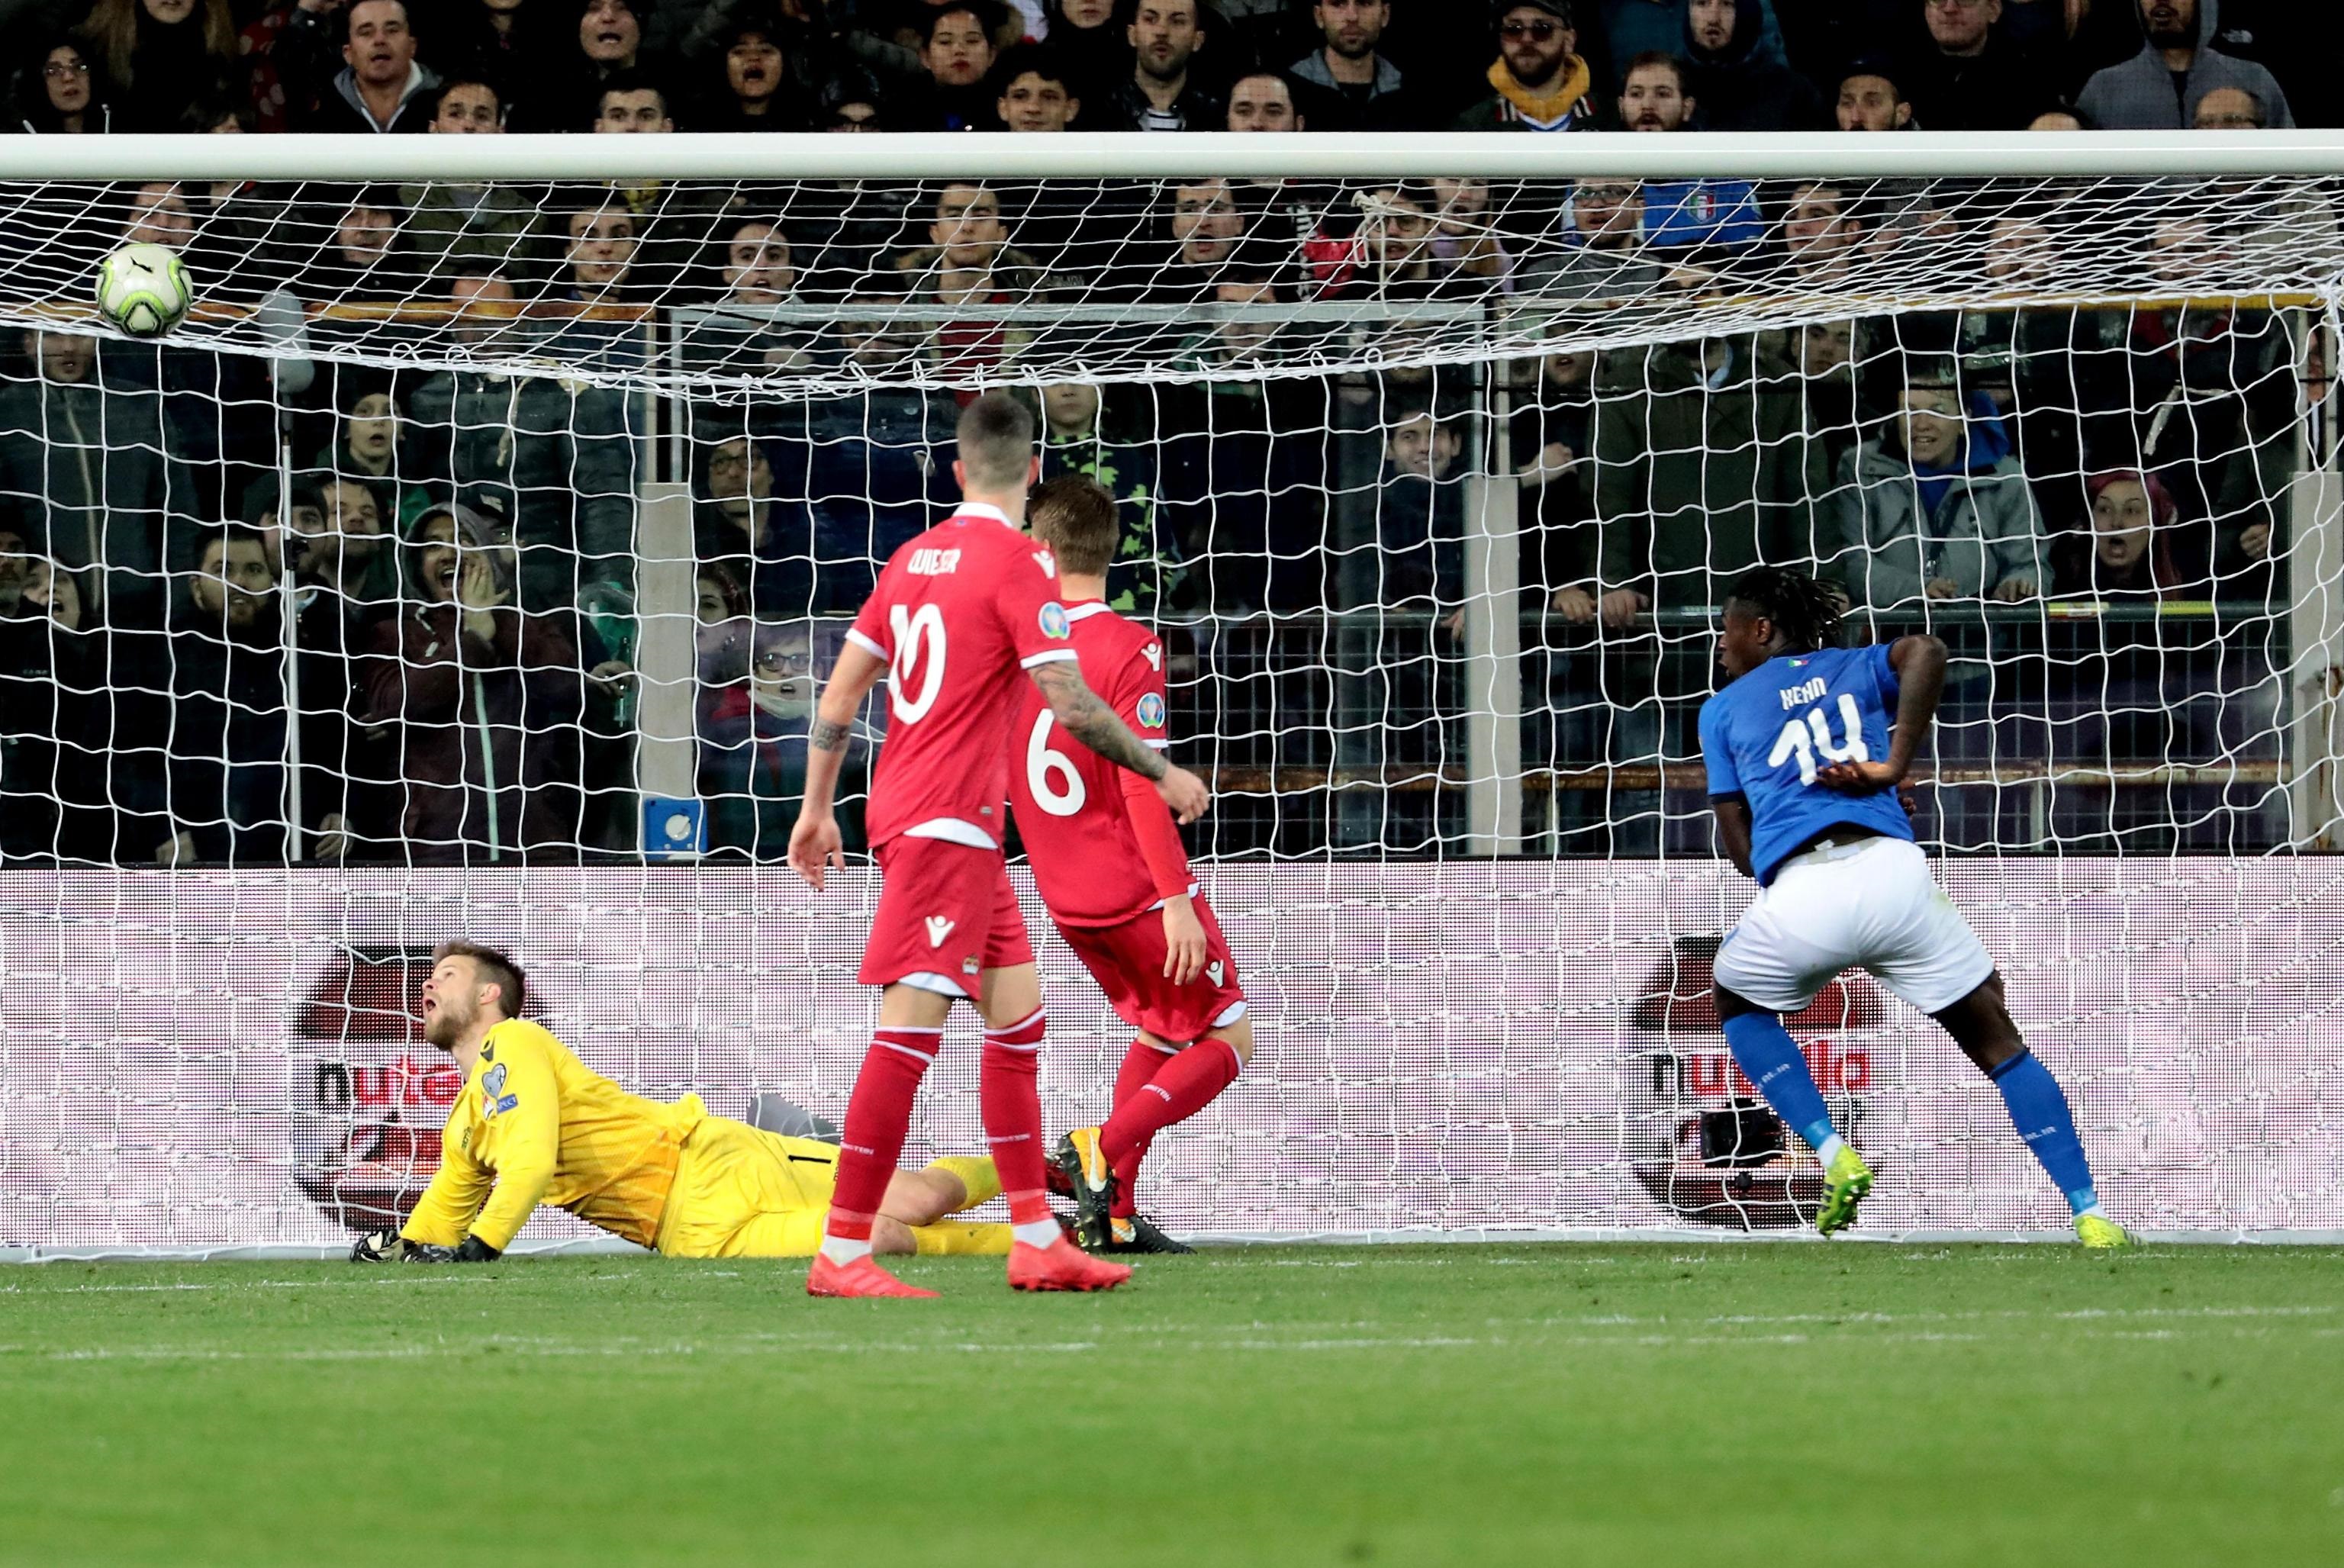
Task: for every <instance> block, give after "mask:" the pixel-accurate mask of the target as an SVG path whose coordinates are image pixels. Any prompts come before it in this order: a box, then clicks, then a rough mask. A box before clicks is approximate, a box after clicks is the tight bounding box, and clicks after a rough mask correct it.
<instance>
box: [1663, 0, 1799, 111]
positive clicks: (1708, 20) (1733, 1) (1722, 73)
mask: <svg viewBox="0 0 2344 1568" xmlns="http://www.w3.org/2000/svg"><path fill="white" fill-rule="evenodd" d="M1760 23H1761V17H1760V15H1759V9H1758V0H1692V3H1691V5H1689V6H1688V7H1687V8H1686V13H1685V31H1684V39H1683V42H1682V46H1681V47H1682V50H1683V52H1684V58H1685V61H1686V64H1687V66H1689V67H1690V68H1689V70H1688V73H1687V75H1688V76H1689V78H1690V79H1689V81H1688V82H1687V84H1686V91H1687V93H1688V95H1689V96H1692V97H1693V98H1694V99H1696V100H1698V101H1699V103H1700V104H1701V128H1702V129H1703V130H1705V131H1811V130H1815V129H1818V128H1820V127H1821V126H1822V125H1823V124H1824V113H1823V102H1822V100H1821V99H1820V98H1818V97H1817V96H1815V89H1814V85H1813V84H1812V83H1810V82H1809V81H1808V80H1807V79H1806V77H1804V76H1800V75H1799V74H1798V73H1797V72H1796V71H1793V70H1792V69H1791V68H1790V67H1789V66H1785V65H1783V64H1781V63H1780V62H1778V61H1775V60H1773V59H1770V58H1768V57H1767V56H1766V54H1765V52H1764V50H1763V47H1762V46H1761V42H1760V37H1759V34H1760V30H1761V29H1760Z"/></svg>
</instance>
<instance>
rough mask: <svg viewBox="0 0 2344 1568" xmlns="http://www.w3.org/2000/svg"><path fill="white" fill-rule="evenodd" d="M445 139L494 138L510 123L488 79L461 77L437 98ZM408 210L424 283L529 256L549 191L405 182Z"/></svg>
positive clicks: (434, 126)
mask: <svg viewBox="0 0 2344 1568" xmlns="http://www.w3.org/2000/svg"><path fill="white" fill-rule="evenodd" d="M426 128H427V129H429V131H431V132H432V133H433V134H435V135H439V136H492V135H497V134H500V133H501V132H502V131H503V130H504V128H505V103H504V99H503V97H502V96H501V95H500V94H499V93H498V91H497V89H496V88H495V87H493V86H490V85H489V84H488V83H486V82H483V81H478V80H474V79H471V78H469V77H464V76H453V77H450V79H449V80H448V81H447V82H445V83H443V84H441V86H440V88H439V89H438V91H437V94H436V96H434V99H433V103H432V110H431V119H430V122H429V126H427V127H426ZM540 198H541V191H538V190H533V189H531V188H530V187H527V186H523V185H519V184H516V183H514V182H513V181H510V180H453V179H435V180H427V181H420V182H418V183H416V184H412V185H403V186H401V187H399V201H400V203H401V205H403V206H404V207H406V209H407V222H406V225H405V238H406V240H407V242H408V244H409V246H410V247H412V248H413V250H414V261H415V268H416V270H417V272H418V273H419V274H420V275H421V276H419V277H418V278H416V280H415V281H416V283H417V284H420V283H422V282H423V281H424V279H425V278H446V277H448V276H450V274H452V273H453V272H455V271H457V270H458V269H460V268H487V269H488V270H490V271H491V272H493V271H495V270H497V269H499V268H505V267H517V266H520V265H521V264H522V263H524V262H525V261H526V259H527V258H528V253H529V248H530V234H531V231H532V230H533V229H534V228H536V226H537V213H538V207H539V204H540Z"/></svg>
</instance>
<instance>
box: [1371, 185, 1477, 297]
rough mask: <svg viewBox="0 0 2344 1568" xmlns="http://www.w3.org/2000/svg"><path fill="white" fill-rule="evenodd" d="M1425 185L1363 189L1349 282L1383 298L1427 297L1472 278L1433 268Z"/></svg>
mask: <svg viewBox="0 0 2344 1568" xmlns="http://www.w3.org/2000/svg"><path fill="white" fill-rule="evenodd" d="M1434 202H1435V198H1434V197H1433V196H1432V193H1431V192H1430V190H1428V189H1427V188H1426V187H1423V186H1421V185H1419V184H1416V183H1414V182H1409V183H1405V184H1399V185H1384V186H1379V187H1373V188H1371V189H1369V191H1367V192H1366V193H1365V194H1364V197H1363V198H1362V210H1363V212H1364V214H1365V217H1363V218H1362V220H1361V222H1360V224H1359V247H1358V257H1359V260H1358V271H1357V272H1356V273H1355V274H1354V276H1353V278H1352V279H1351V281H1352V282H1353V283H1354V284H1355V285H1357V286H1358V287H1359V288H1364V289H1365V290H1366V291H1367V292H1368V293H1369V294H1372V295H1374V296H1375V297H1376V298H1383V299H1429V298H1434V297H1435V296H1438V295H1446V294H1450V293H1452V292H1454V291H1456V286H1457V285H1459V284H1463V283H1467V282H1469V281H1470V275H1460V274H1457V273H1454V272H1450V271H1449V270H1448V269H1446V268H1439V267H1436V265H1435V263H1434V258H1433V253H1432V207H1433V206H1434Z"/></svg>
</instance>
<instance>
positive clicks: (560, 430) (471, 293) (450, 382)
mask: <svg viewBox="0 0 2344 1568" xmlns="http://www.w3.org/2000/svg"><path fill="white" fill-rule="evenodd" d="M448 298H450V301H451V302H452V303H455V304H458V305H460V306H466V307H468V309H467V310H466V312H465V314H464V315H463V316H460V318H459V320H458V323H457V325H458V326H459V327H460V329H462V330H464V331H467V332H475V331H477V332H481V333H487V332H490V331H493V330H494V329H495V323H496V321H497V317H496V316H495V315H494V314H493V312H496V311H498V310H501V309H510V301H511V299H512V289H511V288H510V285H509V284H507V283H506V282H505V281H504V280H503V279H501V278H480V277H477V276H462V275H460V276H458V277H456V278H451V279H450V282H449V295H448ZM475 321H477V323H478V324H477V325H475ZM626 403H627V400H626V396H625V394H624V393H622V392H620V391H618V390H616V389H613V388H611V387H607V386H598V385H595V384H592V383H591V382H587V381H583V380H569V379H555V378H553V377H551V376H515V375H511V374H509V373H507V372H505V371H503V370H501V369H500V370H495V371H490V370H442V371H440V372H438V373H436V374H433V375H430V376H427V377H426V378H424V379H422V380H421V381H420V382H419V383H418V384H417V385H416V387H415V389H414V390H413V391H412V392H411V393H409V395H408V398H407V409H408V422H409V429H408V432H407V436H406V442H405V445H406V450H407V453H408V455H409V457H411V458H412V460H413V462H414V466H415V469H416V471H417V472H418V473H419V475H421V476H423V477H425V478H426V479H428V480H429V481H433V482H435V483H436V484H437V485H438V486H439V487H440V491H441V493H446V491H447V490H449V489H451V488H452V489H453V490H455V491H457V492H458V493H460V494H465V495H481V494H486V493H496V494H500V495H503V496H508V497H510V522H511V525H512V530H513V531H514V533H515V534H516V535H517V536H518V538H519V541H520V574H519V588H520V604H521V607H522V608H523V609H524V610H528V611H531V612H538V611H546V612H552V611H567V610H569V609H571V607H572V606H573V605H574V604H575V602H576V600H577V594H578V591H579V589H580V587H581V585H583V584H584V583H588V582H604V581H616V582H626V581H628V580H629V579H630V578H631V575H632V566H633V561H632V551H633V549H634V517H635V510H634V501H635V493H636V489H637V482H636V471H637V468H638V465H639V454H638V450H637V447H636V444H635V440H634V437H633V434H632V431H631V429H630V427H629V424H628V412H627V406H626Z"/></svg>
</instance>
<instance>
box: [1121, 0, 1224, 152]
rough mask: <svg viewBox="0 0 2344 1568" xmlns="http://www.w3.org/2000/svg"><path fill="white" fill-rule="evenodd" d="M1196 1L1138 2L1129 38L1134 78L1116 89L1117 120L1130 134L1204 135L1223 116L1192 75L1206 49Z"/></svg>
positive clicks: (1203, 29) (1131, 77) (1218, 104)
mask: <svg viewBox="0 0 2344 1568" xmlns="http://www.w3.org/2000/svg"><path fill="white" fill-rule="evenodd" d="M1204 15H1205V14H1204V12H1203V10H1202V9H1201V8H1200V7H1199V6H1198V5H1197V0H1138V6H1137V10H1136V11H1135V12H1134V13H1133V14H1132V18H1131V25H1130V29H1129V34H1128V36H1129V38H1130V40H1131V47H1132V52H1133V63H1132V68H1131V74H1130V75H1128V76H1126V77H1125V78H1124V79H1123V81H1122V82H1121V83H1120V84H1119V85H1118V86H1117V87H1116V93H1115V96H1114V98H1113V100H1112V103H1113V106H1114V114H1113V116H1110V117H1111V118H1113V119H1116V120H1119V121H1121V128H1122V129H1124V130H1127V131H1205V130H1214V129H1217V128H1218V127H1219V126H1221V124H1222V123H1223V119H1224V116H1223V113H1222V108H1221V105H1220V102H1219V100H1218V99H1217V98H1215V97H1214V96H1213V95H1212V94H1210V93H1208V92H1207V91H1206V90H1205V89H1204V87H1203V86H1202V85H1201V84H1200V83H1199V82H1198V80H1197V77H1196V76H1195V74H1194V73H1193V72H1192V71H1191V70H1190V68H1189V67H1190V66H1191V64H1192V63H1193V62H1194V60H1195V58H1196V56H1197V51H1198V50H1200V49H1202V48H1203V47H1204V46H1205V44H1206V31H1205V19H1204Z"/></svg>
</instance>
